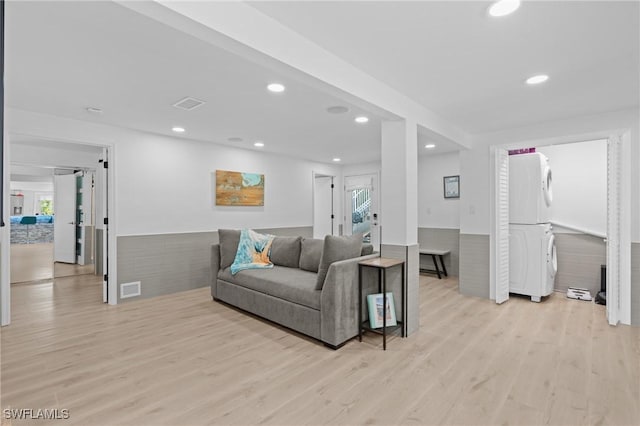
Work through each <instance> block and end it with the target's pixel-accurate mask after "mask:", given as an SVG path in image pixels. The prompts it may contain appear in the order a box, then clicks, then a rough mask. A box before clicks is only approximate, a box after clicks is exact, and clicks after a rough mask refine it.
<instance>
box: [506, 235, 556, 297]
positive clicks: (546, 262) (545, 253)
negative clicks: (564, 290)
mask: <svg viewBox="0 0 640 426" xmlns="http://www.w3.org/2000/svg"><path fill="white" fill-rule="evenodd" d="M557 270H558V260H557V257H556V245H555V237H554V236H553V233H552V232H551V225H550V224H548V223H545V224H540V225H509V292H510V293H516V294H524V295H526V296H530V297H531V300H532V301H534V302H540V299H541V297H543V296H548V295H550V294H551V292H552V291H553V285H554V282H555V277H556V272H557Z"/></svg>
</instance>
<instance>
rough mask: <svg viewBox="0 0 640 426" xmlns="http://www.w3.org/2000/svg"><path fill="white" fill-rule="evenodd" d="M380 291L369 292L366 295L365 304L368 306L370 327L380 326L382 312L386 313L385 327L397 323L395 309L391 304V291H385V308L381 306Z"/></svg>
mask: <svg viewBox="0 0 640 426" xmlns="http://www.w3.org/2000/svg"><path fill="white" fill-rule="evenodd" d="M382 304H383V297H382V293H376V294H369V295H368V296H367V306H368V308H369V324H370V326H371V328H382V323H383V315H384V314H383V312H385V313H386V317H387V324H386V325H387V327H389V326H394V325H398V322H397V320H396V309H395V306H394V304H393V293H391V292H388V293H387V306H386V309H383V308H382Z"/></svg>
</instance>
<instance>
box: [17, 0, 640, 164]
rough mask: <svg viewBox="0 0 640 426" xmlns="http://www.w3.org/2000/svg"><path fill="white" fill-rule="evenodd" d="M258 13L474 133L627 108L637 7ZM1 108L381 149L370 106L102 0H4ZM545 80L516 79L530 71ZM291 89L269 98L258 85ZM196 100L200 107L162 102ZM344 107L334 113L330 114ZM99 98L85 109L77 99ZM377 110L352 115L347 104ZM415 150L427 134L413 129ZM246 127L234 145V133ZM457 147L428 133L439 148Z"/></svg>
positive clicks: (439, 6) (273, 146)
mask: <svg viewBox="0 0 640 426" xmlns="http://www.w3.org/2000/svg"><path fill="white" fill-rule="evenodd" d="M251 4H252V6H254V7H256V8H257V9H259V10H260V11H262V12H264V13H266V14H268V15H270V16H271V17H273V18H275V19H277V20H279V21H281V22H282V23H284V24H285V25H287V26H289V27H291V28H292V29H294V30H295V31H297V32H298V33H300V34H301V35H303V36H304V37H307V38H309V39H311V40H312V41H314V42H315V43H317V44H319V45H321V46H323V47H325V48H327V49H329V50H331V51H332V52H334V53H335V54H336V55H338V56H341V57H342V58H343V59H345V60H347V61H349V62H351V63H352V64H354V65H355V66H357V67H358V68H360V69H362V70H363V71H365V72H367V73H369V74H370V75H372V76H374V77H376V78H378V79H379V80H380V81H382V82H384V83H386V84H388V85H390V86H392V87H394V88H395V89H396V90H399V91H401V92H403V93H405V94H406V95H408V96H410V97H411V98H413V99H415V100H417V101H418V102H420V103H422V104H423V105H425V106H426V107H428V108H429V109H431V110H433V111H434V112H436V113H438V114H440V115H442V116H443V117H445V118H447V119H449V120H450V122H452V123H453V124H454V125H457V126H459V127H460V128H461V129H464V130H466V131H468V132H470V133H482V132H488V131H494V130H498V129H506V128H512V127H518V126H523V125H529V124H535V123H539V122H544V121H549V120H557V119H562V118H566V117H572V116H579V115H584V114H593V113H598V112H604V111H613V110H620V109H626V108H630V107H637V106H638V104H639V101H638V90H639V84H638V74H639V73H640V69H639V66H638V62H639V59H638V50H639V49H638V31H639V29H638V28H639V25H638V3H637V2H633V3H631V2H624V3H617V2H611V1H603V2H566V3H562V2H541V3H537V2H536V3H532V2H525V3H524V4H523V6H522V7H521V9H520V10H519V11H517V12H516V14H514V15H512V16H509V17H506V18H502V19H501V20H499V21H498V20H494V19H490V18H488V17H487V16H486V14H485V8H486V6H487V3H486V2H258V3H251ZM6 7H7V23H6V24H7V30H6V31H7V34H6V49H7V56H6V96H7V104H8V106H10V107H14V108H18V109H24V110H28V111H34V112H41V113H48V114H54V115H59V116H64V117H70V118H76V119H81V120H88V121H94V122H101V123H105V124H111V125H116V126H123V127H128V128H133V129H138V130H143V131H148V132H154V133H159V134H165V135H172V136H175V134H173V133H172V132H171V130H170V128H171V127H172V126H175V125H180V126H183V127H185V128H186V129H187V133H185V134H184V135H183V136H181V137H186V138H190V139H194V140H201V141H209V142H215V143H221V144H226V145H233V146H239V147H242V148H246V149H257V148H254V147H253V142H254V141H256V140H262V141H264V143H265V145H266V146H265V148H264V150H266V151H269V152H275V153H281V154H286V155H291V156H295V157H298V158H305V159H310V160H315V161H321V162H330V161H331V159H332V158H333V157H335V156H338V157H341V158H342V159H343V163H344V164H353V163H360V162H371V161H377V160H379V158H380V118H381V117H380V116H379V115H376V114H375V113H374V112H375V111H378V110H377V109H375V108H373V107H372V108H370V109H369V111H365V109H367V108H364V109H362V107H361V106H360V107H357V106H355V105H352V104H348V103H345V102H344V101H343V100H341V99H339V98H337V97H336V96H333V95H330V94H328V92H329V91H326V92H325V91H322V90H318V89H317V87H313V88H312V87H309V86H307V85H305V84H304V83H302V82H301V80H300V81H296V80H293V79H291V78H286V77H283V76H282V75H278V74H277V73H276V71H274V70H273V69H270V68H267V67H265V66H262V65H258V64H256V63H254V62H250V61H248V60H246V59H243V58H240V57H238V56H234V55H233V54H231V53H229V52H227V51H225V50H223V49H220V48H216V47H213V46H212V45H210V44H207V43H205V42H203V41H200V40H198V39H196V38H194V37H191V36H188V35H186V34H184V33H181V32H179V31H177V30H175V29H173V28H170V27H168V26H165V25H163V24H161V23H159V22H156V21H154V20H151V19H150V18H147V17H145V16H143V15H140V14H138V13H136V12H133V11H132V10H129V9H127V8H124V7H122V6H120V5H118V4H115V3H111V2H95V1H92V2H56V1H50V2H8V3H7V5H6ZM537 72H546V73H548V74H549V75H550V76H551V78H550V80H549V82H548V83H547V84H545V85H543V86H540V87H526V86H524V85H523V80H524V79H525V78H526V77H528V76H529V75H531V74H532V73H537ZM272 81H281V82H283V83H284V84H285V85H286V86H287V91H286V92H285V93H283V94H281V95H274V94H271V93H268V92H267V91H266V90H265V86H266V85H267V83H269V82H272ZM185 96H193V97H196V98H199V99H202V100H204V101H206V102H207V103H206V104H205V105H204V106H202V107H199V108H197V109H195V110H193V111H190V112H186V111H182V110H178V109H175V108H173V107H171V104H173V103H175V102H176V101H178V100H179V99H181V98H183V97H185ZM332 105H346V106H348V107H349V108H350V111H349V112H348V113H347V114H344V115H331V114H328V113H327V112H326V111H325V109H326V108H327V107H329V106H332ZM89 106H91V107H98V108H101V109H103V111H104V112H103V113H102V114H100V115H95V114H90V113H88V112H87V111H86V109H85V108H86V107H89ZM363 112H364V113H367V115H369V116H370V118H371V119H372V120H371V121H370V122H369V123H368V124H366V125H356V124H355V123H354V122H353V118H354V117H355V115H357V114H359V113H363ZM420 133H421V134H420V137H419V144H420V152H421V153H423V152H426V151H425V150H424V148H423V146H424V144H425V143H426V142H427V141H428V139H429V137H428V136H426V133H427V132H420ZM229 137H241V138H243V139H244V141H243V142H240V143H238V142H235V143H234V142H229V141H228V140H227V139H228V138H229ZM454 149H457V146H456V145H454V144H451V143H447V142H446V141H438V148H437V149H436V150H434V151H433V152H434V153H438V152H446V151H448V150H454Z"/></svg>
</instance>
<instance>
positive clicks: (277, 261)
mask: <svg viewBox="0 0 640 426" xmlns="http://www.w3.org/2000/svg"><path fill="white" fill-rule="evenodd" d="M301 241H302V237H275V238H274V239H273V243H272V244H271V254H270V256H269V257H270V258H271V261H272V262H273V264H274V265H280V266H287V267H289V268H298V267H299V265H300V243H301Z"/></svg>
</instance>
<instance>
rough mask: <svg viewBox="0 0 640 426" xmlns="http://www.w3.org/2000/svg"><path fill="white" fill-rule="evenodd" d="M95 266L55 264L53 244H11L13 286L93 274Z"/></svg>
mask: <svg viewBox="0 0 640 426" xmlns="http://www.w3.org/2000/svg"><path fill="white" fill-rule="evenodd" d="M93 272H94V265H75V264H68V263H60V262H56V263H54V262H53V243H37V244H11V284H16V283H24V282H30V281H41V280H49V279H51V278H53V277H56V278H60V277H69V276H73V275H84V274H93Z"/></svg>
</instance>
